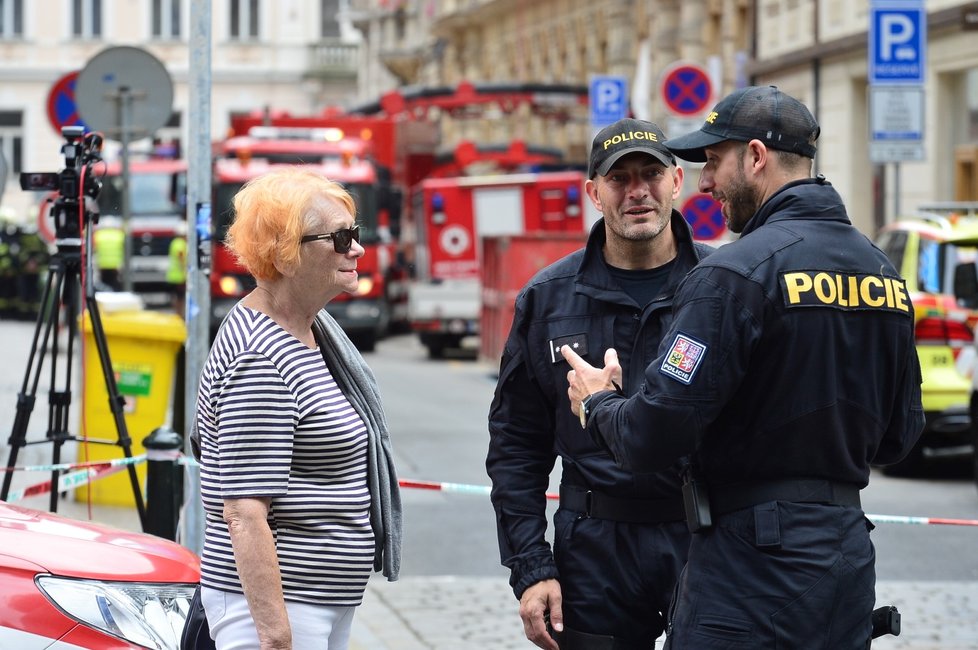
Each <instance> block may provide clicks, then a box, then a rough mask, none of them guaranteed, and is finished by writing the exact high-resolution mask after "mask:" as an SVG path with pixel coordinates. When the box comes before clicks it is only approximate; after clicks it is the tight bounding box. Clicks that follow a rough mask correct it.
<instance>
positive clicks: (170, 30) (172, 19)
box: [152, 0, 183, 40]
mask: <svg viewBox="0 0 978 650" xmlns="http://www.w3.org/2000/svg"><path fill="white" fill-rule="evenodd" d="M182 5H183V0H153V16H152V20H153V38H162V39H175V40H176V39H179V38H180V17H181V11H182V9H183V7H182Z"/></svg>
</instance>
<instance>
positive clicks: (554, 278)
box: [486, 210, 713, 598]
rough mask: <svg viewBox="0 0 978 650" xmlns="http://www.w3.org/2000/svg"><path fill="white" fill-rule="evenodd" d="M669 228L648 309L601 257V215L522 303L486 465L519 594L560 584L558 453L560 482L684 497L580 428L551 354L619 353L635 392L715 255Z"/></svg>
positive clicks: (503, 366) (673, 479)
mask: <svg viewBox="0 0 978 650" xmlns="http://www.w3.org/2000/svg"><path fill="white" fill-rule="evenodd" d="M670 226H671V228H672V231H673V233H674V234H675V237H676V241H677V255H676V258H675V261H674V263H673V267H672V270H671V271H670V273H669V276H668V279H667V280H666V283H665V285H664V286H663V288H662V291H661V292H660V294H659V295H658V296H656V297H655V299H654V300H652V302H650V303H649V304H648V305H647V306H645V308H644V309H643V308H641V307H639V306H638V304H637V303H636V302H635V301H634V300H633V299H632V298H631V297H630V296H629V295H628V294H627V293H625V292H624V291H623V290H622V289H621V288H619V286H618V283H617V282H616V281H615V280H614V279H613V278H612V276H611V274H610V272H609V271H608V267H607V265H606V264H605V262H604V257H603V255H602V253H601V249H602V247H603V245H604V243H605V227H604V220H603V219H602V220H599V221H598V222H597V223H596V224H595V225H594V227H593V228H592V229H591V233H590V236H589V237H588V241H587V244H586V246H585V248H584V249H582V250H579V251H575V252H574V253H571V254H570V255H568V256H566V257H564V258H563V259H561V260H558V261H557V262H555V263H553V264H551V265H550V266H548V267H546V268H544V269H542V270H541V271H540V272H538V273H537V274H536V275H535V276H534V277H533V278H532V279H531V280H530V281H529V282H528V283H527V284H526V286H525V287H523V289H522V290H521V291H520V293H519V294H518V295H517V298H516V304H515V307H514V317H513V324H512V327H511V329H510V333H509V338H508V339H507V341H506V345H505V348H504V351H503V356H502V360H501V362H500V372H499V379H498V383H497V386H496V392H495V395H494V398H493V401H492V405H491V407H490V411H489V433H490V441H489V452H488V455H487V459H486V468H487V471H488V473H489V476H490V477H491V478H492V493H491V499H492V503H493V507H494V508H495V511H496V523H497V531H498V534H499V548H500V555H501V559H502V563H503V564H504V565H505V566H507V567H509V568H510V570H511V577H510V584H511V585H512V586H513V591H514V593H515V594H516V597H517V598H519V597H520V596H521V595H522V593H523V591H524V590H525V589H526V588H527V587H529V586H530V585H532V584H534V583H536V582H539V581H540V580H545V579H548V578H556V577H557V569H556V566H555V565H554V559H553V553H552V551H551V549H550V545H549V544H548V543H547V541H546V540H545V538H544V533H545V532H546V529H547V516H546V497H545V495H546V491H547V488H548V486H549V476H550V473H551V472H552V470H553V467H554V464H555V462H556V458H557V456H560V457H561V459H562V478H563V480H565V481H567V480H571V481H572V482H574V483H575V484H578V485H581V487H587V488H590V489H592V490H596V491H600V492H603V493H605V494H608V495H612V496H617V497H622V498H632V499H659V498H669V497H675V498H677V499H678V498H681V497H680V494H681V485H680V480H679V476H678V471H677V470H676V469H675V468H669V469H667V470H665V471H640V472H638V473H635V472H632V471H625V470H623V469H622V468H620V467H618V465H617V464H616V463H615V460H614V459H613V458H612V457H611V456H610V455H609V454H608V452H607V450H605V449H604V448H603V446H602V445H600V444H598V443H596V442H595V441H594V440H592V439H591V438H590V436H588V434H587V433H586V432H585V431H584V429H582V428H581V424H580V421H579V420H578V417H577V416H576V415H574V414H573V413H571V410H570V401H569V399H568V397H567V388H568V386H567V372H568V371H569V370H570V366H569V365H568V364H567V362H565V361H564V360H563V357H562V356H561V355H560V353H559V352H556V351H555V346H559V345H561V344H562V343H567V344H571V345H573V342H576V343H577V350H578V352H579V353H580V354H582V355H583V357H584V358H585V359H587V360H588V361H589V362H591V363H593V364H596V365H603V359H604V353H605V350H607V349H608V348H612V347H613V348H616V349H617V350H618V355H619V359H620V360H621V365H622V368H623V378H622V379H623V383H622V390H623V392H624V394H626V395H630V394H632V393H634V392H635V391H637V390H638V389H639V387H640V386H641V385H642V383H643V381H644V379H643V375H644V371H645V367H646V365H648V363H649V362H650V361H651V360H652V359H653V358H654V357H655V355H656V352H657V350H658V343H659V339H660V337H661V336H662V334H663V333H664V332H665V331H666V329H667V328H668V326H669V323H670V321H671V319H672V304H673V296H674V294H675V291H676V288H677V287H678V286H679V283H680V281H681V280H682V278H683V277H684V276H685V275H686V273H687V272H689V270H690V269H691V268H693V266H694V265H695V264H696V263H697V262H699V260H700V259H702V258H703V257H705V256H706V255H708V254H710V253H711V252H712V251H713V248H711V247H710V246H707V245H705V244H700V243H694V242H693V236H692V231H691V230H690V227H689V225H688V224H687V223H686V221H685V219H684V218H683V216H682V215H681V214H680V213H679V212H677V211H675V210H674V211H673V213H672V218H671V224H670ZM570 477H573V478H572V479H571V478H570Z"/></svg>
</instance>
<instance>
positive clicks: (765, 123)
mask: <svg viewBox="0 0 978 650" xmlns="http://www.w3.org/2000/svg"><path fill="white" fill-rule="evenodd" d="M818 134H819V126H818V122H816V121H815V118H814V117H813V116H812V114H811V112H810V111H809V110H808V108H807V107H806V106H805V105H804V104H802V103H801V102H800V101H798V100H797V99H795V98H794V97H792V96H790V95H786V94H784V93H783V92H781V91H780V90H778V89H777V87H775V86H748V87H747V88H741V89H740V90H735V91H734V92H732V93H730V94H729V95H727V96H726V97H724V98H723V99H721V100H720V102H719V103H717V105H716V106H714V107H713V110H712V111H711V112H710V114H709V115H707V116H706V121H705V122H703V126H701V127H700V130H699V131H693V132H692V133H687V134H686V135H682V136H679V137H678V138H672V139H671V140H669V141H668V142H667V143H666V146H667V147H668V148H669V150H670V151H671V152H672V153H674V154H676V155H677V156H679V157H680V158H682V159H683V160H689V161H692V162H706V152H705V151H704V149H705V148H706V147H710V146H713V145H715V144H719V143H720V142H723V141H724V140H738V141H740V142H750V141H751V140H760V141H761V142H763V143H764V144H765V146H767V147H768V148H769V149H778V150H780V151H789V152H791V153H796V154H799V155H801V156H805V157H806V158H814V157H815V140H817V139H818Z"/></svg>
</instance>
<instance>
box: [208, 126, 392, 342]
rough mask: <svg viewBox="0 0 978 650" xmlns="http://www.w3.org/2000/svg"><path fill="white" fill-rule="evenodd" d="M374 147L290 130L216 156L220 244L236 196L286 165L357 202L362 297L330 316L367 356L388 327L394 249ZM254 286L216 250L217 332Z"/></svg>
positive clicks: (240, 141)
mask: <svg viewBox="0 0 978 650" xmlns="http://www.w3.org/2000/svg"><path fill="white" fill-rule="evenodd" d="M368 153H369V143H368V142H367V141H364V140H361V139H359V138H350V137H348V136H346V134H345V133H343V132H342V131H340V130H339V129H284V128H277V127H260V128H256V129H252V132H251V134H250V135H248V136H237V137H232V138H229V139H228V140H225V141H224V142H222V143H220V144H219V145H218V146H217V147H216V151H215V156H214V188H213V189H214V213H213V214H214V216H213V222H214V223H213V225H214V233H215V237H214V239H215V241H216V242H217V243H218V244H220V242H222V241H223V240H224V236H225V234H226V232H227V228H228V226H229V225H230V224H231V220H232V216H233V211H232V200H233V198H234V195H235V194H236V193H237V192H238V190H239V189H241V186H242V185H244V183H246V182H247V181H248V180H250V179H252V178H255V177H256V176H260V175H261V174H264V173H266V172H269V171H271V170H273V169H275V168H276V167H280V166H283V165H304V166H307V167H309V168H311V169H314V170H315V171H316V172H318V173H320V174H322V175H323V176H325V177H327V178H330V179H332V180H335V181H337V182H340V183H342V184H343V185H344V187H346V189H347V190H348V191H349V192H350V193H351V194H352V195H353V198H354V201H355V203H356V206H357V222H358V223H359V224H360V233H361V234H360V238H361V239H360V241H361V244H362V245H363V247H364V250H365V251H366V252H365V254H364V256H363V257H362V258H361V259H360V260H359V261H358V263H357V271H358V272H359V276H360V279H359V286H358V288H357V291H356V294H354V295H353V296H352V297H351V296H350V294H341V295H340V296H338V297H337V298H336V299H334V300H332V301H330V303H329V304H328V305H326V308H327V310H328V311H329V312H330V313H331V314H332V315H333V317H334V318H336V320H337V321H338V322H339V323H340V325H341V326H342V327H343V328H344V330H345V331H346V332H347V334H348V335H349V336H350V338H351V339H352V340H353V341H354V342H355V343H356V344H357V346H358V347H359V348H360V349H361V350H364V351H369V350H372V349H373V348H374V346H375V345H376V342H377V339H378V337H380V336H381V335H383V334H384V333H385V332H386V330H387V327H388V325H389V323H390V319H391V313H390V301H389V300H388V297H387V286H386V277H387V275H388V273H389V269H390V267H391V261H392V256H393V247H392V245H391V241H392V239H391V235H390V224H389V221H388V219H387V206H386V204H385V201H386V198H385V197H384V195H383V192H381V191H380V187H382V185H383V184H382V183H379V182H378V180H379V173H378V169H377V166H376V165H375V164H374V163H373V162H372V161H371V160H370V159H369V157H368ZM254 286H255V285H254V279H253V278H252V277H251V276H249V275H248V274H247V273H246V272H245V270H244V269H243V268H241V267H240V266H239V265H238V264H237V262H236V260H235V259H234V257H233V255H232V254H231V253H230V251H228V250H227V249H226V248H225V247H224V246H222V245H217V246H215V248H214V252H213V259H212V269H211V327H212V329H216V328H217V327H218V326H219V325H220V322H221V320H223V318H224V316H225V315H227V312H228V311H229V310H230V309H231V307H232V306H233V305H234V303H235V302H237V301H238V300H239V299H240V298H241V297H242V296H243V295H244V294H245V293H247V292H248V291H250V290H251V289H252V288H253V287H254Z"/></svg>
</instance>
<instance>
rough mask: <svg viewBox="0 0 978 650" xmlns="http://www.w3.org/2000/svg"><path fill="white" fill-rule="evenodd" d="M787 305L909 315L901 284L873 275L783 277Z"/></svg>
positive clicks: (805, 273)
mask: <svg viewBox="0 0 978 650" xmlns="http://www.w3.org/2000/svg"><path fill="white" fill-rule="evenodd" d="M783 280H784V287H785V290H786V291H787V297H788V304H789V305H809V306H810V305H819V304H822V305H833V306H837V307H848V308H850V309H866V308H870V309H874V308H884V309H895V310H898V311H904V312H909V311H910V306H909V305H908V304H907V287H906V284H905V283H904V282H903V280H900V279H894V278H886V277H882V278H881V277H877V276H875V275H859V274H857V275H849V274H844V273H834V274H830V273H826V272H824V271H817V272H816V271H795V272H792V273H785V274H784V276H783Z"/></svg>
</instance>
